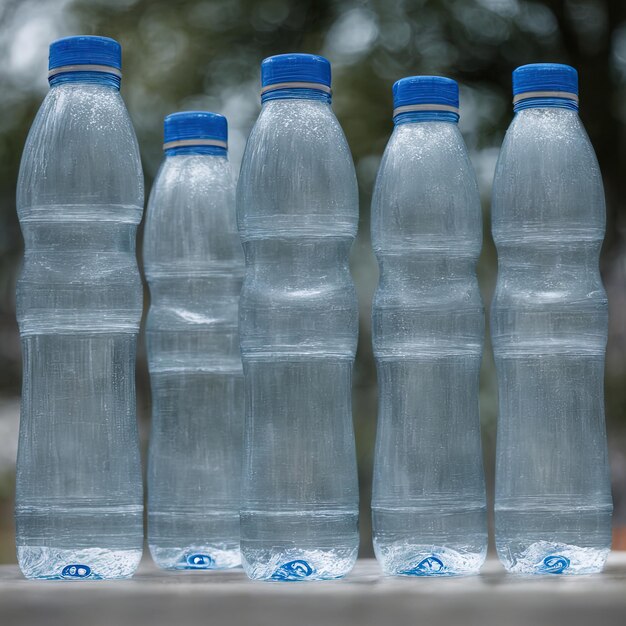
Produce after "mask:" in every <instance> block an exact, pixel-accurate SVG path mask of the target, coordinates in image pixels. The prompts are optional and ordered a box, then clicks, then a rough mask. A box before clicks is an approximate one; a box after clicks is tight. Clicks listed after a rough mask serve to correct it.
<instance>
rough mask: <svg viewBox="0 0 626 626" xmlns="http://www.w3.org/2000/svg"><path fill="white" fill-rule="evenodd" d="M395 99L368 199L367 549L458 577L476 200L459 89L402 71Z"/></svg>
mask: <svg viewBox="0 0 626 626" xmlns="http://www.w3.org/2000/svg"><path fill="white" fill-rule="evenodd" d="M393 98H394V131H393V134H392V136H391V139H390V140H389V143H388V145H387V149H386V150H385V154H384V156H383V160H382V162H381V165H380V170H379V172H378V178H377V180H376V186H375V189H374V196H373V201H372V240H373V244H374V251H375V253H376V256H377V258H378V262H379V265H380V283H379V286H378V290H377V291H376V294H375V297H374V304H373V311H372V317H373V320H372V331H373V343H374V355H375V357H376V366H377V370H378V394H379V404H378V407H379V408H378V434H377V440H376V453H375V462H374V484H373V496H372V517H373V519H372V522H373V532H374V549H375V552H376V556H377V558H378V560H379V561H380V563H381V565H382V567H383V571H384V572H385V573H386V574H395V575H407V576H431V575H439V576H445V575H453V574H469V573H474V572H477V571H478V569H479V568H480V566H481V565H482V563H483V561H484V559H485V555H486V549H487V524H486V506H485V484H484V475H483V465H482V453H481V441H480V423H479V408H478V389H479V384H478V376H479V370H480V361H481V358H482V350H483V338H484V325H485V321H484V311H483V305H482V301H481V297H480V291H479V289H478V282H477V279H476V260H477V258H478V255H479V253H480V248H481V243H482V226H481V221H482V218H481V205H480V197H479V193H478V187H477V184H476V177H475V175H474V171H473V169H472V165H471V163H470V160H469V156H468V154H467V150H466V148H465V143H464V142H463V138H462V136H461V133H460V132H459V129H458V126H457V121H458V119H459V114H458V112H459V109H458V106H459V90H458V85H457V83H456V82H455V81H453V80H450V79H448V78H442V77H439V76H413V77H410V78H404V79H402V80H399V81H398V82H397V83H396V84H395V85H394V86H393Z"/></svg>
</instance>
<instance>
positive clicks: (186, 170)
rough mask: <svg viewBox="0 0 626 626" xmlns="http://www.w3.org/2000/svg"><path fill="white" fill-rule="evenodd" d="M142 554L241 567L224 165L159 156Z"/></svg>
mask: <svg viewBox="0 0 626 626" xmlns="http://www.w3.org/2000/svg"><path fill="white" fill-rule="evenodd" d="M143 256H144V266H145V272H146V277H147V280H148V285H149V287H150V300H151V302H150V309H149V312H148V317H147V321H146V338H147V344H148V366H149V370H150V382H151V387H152V432H151V436H150V449H149V460H148V543H149V546H150V551H151V553H152V557H153V558H154V560H155V561H156V563H157V564H158V565H159V566H161V567H164V568H168V569H220V568H227V567H235V566H237V565H240V564H241V558H240V555H239V493H240V479H241V449H242V440H243V371H242V366H241V357H240V355H239V335H238V330H237V324H238V317H237V315H238V301H239V292H240V290H241V283H242V280H243V270H244V260H243V251H242V249H241V243H240V241H239V235H238V233H237V224H236V218H235V184H234V181H233V178H232V175H231V171H230V165H229V163H228V160H227V159H226V157H225V156H216V155H209V154H189V153H188V154H175V155H172V156H167V157H166V158H165V161H164V162H163V165H162V166H161V169H160V170H159V173H158V175H157V178H156V180H155V183H154V187H153V190H152V193H151V195H150V202H149V204H148V209H147V217H146V229H145V235H144V250H143Z"/></svg>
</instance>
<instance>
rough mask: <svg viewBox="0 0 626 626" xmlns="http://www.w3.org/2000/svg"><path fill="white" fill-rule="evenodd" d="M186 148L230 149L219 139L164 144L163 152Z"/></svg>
mask: <svg viewBox="0 0 626 626" xmlns="http://www.w3.org/2000/svg"><path fill="white" fill-rule="evenodd" d="M186 146H213V147H215V148H228V144H227V143H226V142H225V141H220V140H219V139H177V140H176V141H168V142H167V143H164V144H163V150H169V149H170V148H184V147H186Z"/></svg>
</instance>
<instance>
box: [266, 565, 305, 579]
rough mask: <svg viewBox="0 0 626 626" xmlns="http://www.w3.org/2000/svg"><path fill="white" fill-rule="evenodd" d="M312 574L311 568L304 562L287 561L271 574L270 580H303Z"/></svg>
mask: <svg viewBox="0 0 626 626" xmlns="http://www.w3.org/2000/svg"><path fill="white" fill-rule="evenodd" d="M312 573H313V568H312V567H311V566H310V565H309V564H308V563H307V562H306V561H302V560H296V561H289V563H285V564H284V565H282V566H281V567H279V568H278V569H277V570H276V571H275V572H274V573H273V574H272V577H271V580H303V579H304V578H308V577H309V576H310V575H311V574H312Z"/></svg>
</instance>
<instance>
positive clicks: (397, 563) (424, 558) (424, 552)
mask: <svg viewBox="0 0 626 626" xmlns="http://www.w3.org/2000/svg"><path fill="white" fill-rule="evenodd" d="M374 552H375V554H376V558H377V559H378V562H379V563H380V565H381V567H382V569H383V573H384V574H385V575H386V576H470V575H472V574H477V573H478V572H479V570H480V568H481V567H482V565H483V563H484V562H485V558H486V555H487V551H486V550H483V551H482V552H471V551H468V550H464V549H463V548H458V549H453V548H450V547H443V546H436V545H425V544H422V545H420V544H412V543H406V542H397V543H392V544H384V543H380V542H376V541H375V542H374Z"/></svg>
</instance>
